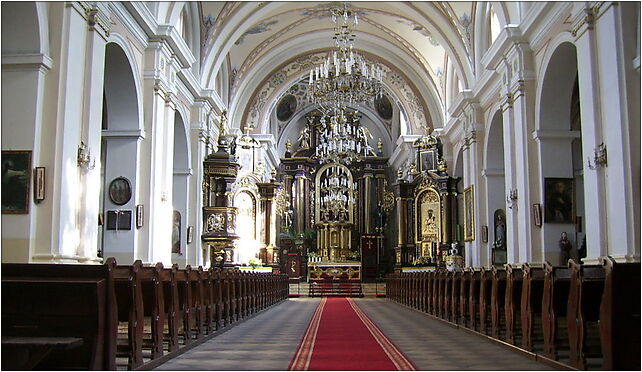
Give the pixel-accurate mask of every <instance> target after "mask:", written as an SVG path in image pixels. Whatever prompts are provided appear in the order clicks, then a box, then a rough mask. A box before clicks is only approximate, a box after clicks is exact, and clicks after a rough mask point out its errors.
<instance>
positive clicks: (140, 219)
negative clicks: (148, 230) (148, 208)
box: [136, 204, 145, 229]
mask: <svg viewBox="0 0 642 372" xmlns="http://www.w3.org/2000/svg"><path fill="white" fill-rule="evenodd" d="M144 222H145V207H143V205H142V204H138V205H136V228H137V229H140V228H141V227H143V223H144Z"/></svg>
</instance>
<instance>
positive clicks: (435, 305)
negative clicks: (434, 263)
mask: <svg viewBox="0 0 642 372" xmlns="http://www.w3.org/2000/svg"><path fill="white" fill-rule="evenodd" d="M440 281H441V279H440V275H439V270H435V271H433V276H432V295H431V305H432V306H431V307H432V315H434V316H439V286H440Z"/></svg>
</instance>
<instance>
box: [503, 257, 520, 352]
mask: <svg viewBox="0 0 642 372" xmlns="http://www.w3.org/2000/svg"><path fill="white" fill-rule="evenodd" d="M523 279H524V272H523V271H522V268H521V267H516V266H513V265H506V298H505V300H504V316H505V318H506V323H505V324H506V341H507V342H508V343H510V344H513V345H517V344H518V342H519V343H520V344H521V341H522V325H521V319H522V310H521V305H522V287H523ZM518 339H519V341H518Z"/></svg>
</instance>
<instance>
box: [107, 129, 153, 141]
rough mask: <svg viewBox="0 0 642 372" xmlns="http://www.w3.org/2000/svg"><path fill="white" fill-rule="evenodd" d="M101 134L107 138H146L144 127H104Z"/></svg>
mask: <svg viewBox="0 0 642 372" xmlns="http://www.w3.org/2000/svg"><path fill="white" fill-rule="evenodd" d="M101 136H102V137H105V138H137V139H139V140H140V139H145V131H144V130H142V129H126V130H118V129H103V130H102V132H101Z"/></svg>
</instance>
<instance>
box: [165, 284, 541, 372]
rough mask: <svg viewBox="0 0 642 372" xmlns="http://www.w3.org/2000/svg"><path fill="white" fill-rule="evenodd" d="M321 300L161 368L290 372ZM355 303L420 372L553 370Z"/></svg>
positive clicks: (274, 312)
mask: <svg viewBox="0 0 642 372" xmlns="http://www.w3.org/2000/svg"><path fill="white" fill-rule="evenodd" d="M320 301H321V300H320V299H319V298H308V297H301V298H297V299H290V300H288V301H285V302H283V303H281V304H279V305H277V306H275V307H274V308H271V309H269V310H267V311H265V312H263V313H261V314H258V315H257V316H255V317H253V318H251V319H248V320H247V321H244V322H242V323H240V324H239V325H237V326H235V327H233V328H232V329H230V330H229V331H227V332H225V333H223V334H221V335H219V336H216V337H214V338H213V339H212V340H210V341H208V342H206V343H204V344H202V345H199V346H197V347H195V348H194V349H192V350H189V351H187V352H186V353H185V354H182V355H181V356H178V357H176V358H174V359H172V360H170V361H168V362H167V363H165V364H163V365H161V366H159V367H158V368H157V370H287V369H288V366H289V364H290V362H291V360H292V359H293V357H294V355H295V352H296V351H297V348H298V346H299V343H300V341H301V339H302V338H303V336H304V333H305V332H306V330H307V328H308V325H309V323H310V321H311V320H312V316H313V314H314V312H315V310H316V309H317V306H318V305H319V303H320ZM354 303H355V304H356V305H357V306H358V307H359V308H360V309H361V310H362V311H363V312H364V313H365V314H366V315H367V316H368V317H369V318H370V319H371V320H372V321H373V322H374V323H375V324H376V325H377V326H378V328H379V329H380V330H381V331H382V332H383V333H384V334H385V336H387V338H388V339H390V341H392V342H393V343H394V344H395V345H396V346H397V347H398V348H399V350H401V351H402V352H403V353H404V354H405V356H407V357H408V358H409V359H410V360H411V361H412V362H413V363H414V364H415V365H416V367H417V369H418V370H551V369H552V368H550V367H549V366H547V365H545V364H542V363H539V362H536V361H534V360H531V359H528V358H527V357H525V356H522V355H520V354H518V353H515V352H512V351H510V350H507V349H506V348H504V347H502V346H500V345H497V344H495V343H493V342H490V341H486V340H484V339H483V338H481V337H479V336H476V335H473V334H470V333H467V332H465V331H463V330H460V329H456V328H454V327H451V326H449V325H447V324H445V323H443V322H441V321H439V320H436V319H432V318H430V317H428V316H426V315H424V314H421V313H419V312H417V311H414V310H411V309H408V308H406V307H403V306H400V305H398V304H396V303H394V302H391V301H388V300H385V299H374V298H358V299H354Z"/></svg>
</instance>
